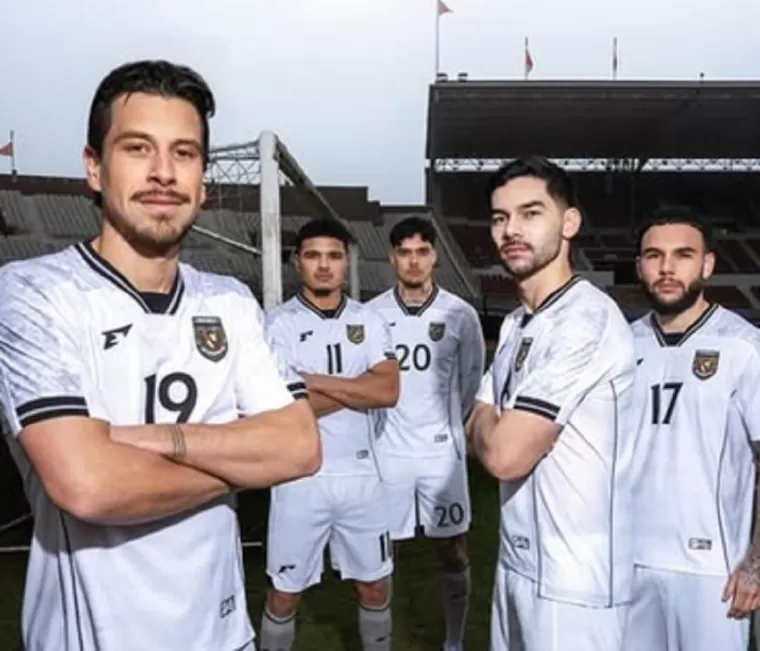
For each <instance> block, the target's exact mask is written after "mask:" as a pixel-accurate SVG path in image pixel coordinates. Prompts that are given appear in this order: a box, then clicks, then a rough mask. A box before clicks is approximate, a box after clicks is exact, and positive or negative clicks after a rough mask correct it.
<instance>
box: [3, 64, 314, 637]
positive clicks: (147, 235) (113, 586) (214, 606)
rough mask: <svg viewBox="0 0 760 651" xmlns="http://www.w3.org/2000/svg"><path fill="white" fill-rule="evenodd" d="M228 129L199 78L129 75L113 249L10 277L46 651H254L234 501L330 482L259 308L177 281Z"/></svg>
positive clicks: (38, 631)
mask: <svg viewBox="0 0 760 651" xmlns="http://www.w3.org/2000/svg"><path fill="white" fill-rule="evenodd" d="M212 110H213V97H212V95H211V92H210V91H209V89H208V88H207V87H206V84H205V83H204V82H203V80H202V79H201V78H200V77H199V76H198V75H197V74H196V73H195V72H193V71H192V70H189V69H187V68H184V67H178V66H175V65H173V64H170V63H167V62H138V63H134V64H128V65H126V66H123V67H121V68H118V69H116V70H114V71H113V72H112V73H110V74H109V75H108V76H107V77H106V78H105V79H104V80H103V82H102V83H101V85H100V87H99V88H98V90H97V92H96V94H95V99H94V101H93V106H92V111H91V114H90V130H89V135H88V147H87V149H86V156H85V161H86V164H87V179H88V182H89V185H90V187H91V188H92V189H93V191H94V192H96V193H97V200H98V203H99V204H100V206H101V212H102V217H103V219H102V226H101V232H100V235H99V236H98V237H97V238H95V239H94V240H93V241H91V242H88V243H83V244H79V245H77V246H74V247H70V248H68V249H65V250H64V251H62V252H60V253H57V254H54V255H50V256H45V257H41V258H36V259H32V260H26V261H22V262H16V263H12V264H9V265H7V266H6V267H3V268H2V269H0V407H1V408H2V413H3V415H4V417H5V419H6V420H7V421H8V424H9V425H10V427H9V428H8V429H9V431H10V436H9V437H8V439H7V443H8V446H9V448H10V451H11V453H12V455H13V457H14V459H15V461H16V463H17V465H18V467H19V470H20V471H21V474H22V477H23V478H24V483H25V489H26V494H27V497H28V499H29V502H30V504H31V507H32V511H33V513H34V534H33V539H32V543H31V551H30V554H29V564H28V571H27V581H26V590H25V595H24V607H23V615H22V617H23V622H22V635H23V644H24V648H26V649H29V651H32V650H33V651H147V650H148V649H155V650H156V651H158V650H159V649H160V650H161V651H209V650H210V649H214V650H215V651H216V650H218V651H240V650H241V649H246V650H248V649H253V629H252V627H251V623H250V621H249V617H248V613H247V604H246V598H245V581H244V577H243V575H242V570H241V559H240V539H239V532H238V526H237V517H236V514H235V509H234V502H233V495H232V490H233V488H234V487H238V486H239V487H257V486H258V487H261V486H269V485H271V484H272V483H274V482H279V481H285V480H288V479H293V478H296V477H300V476H304V475H306V474H309V473H312V472H314V471H315V470H316V469H317V468H318V463H319V439H318V437H317V431H316V423H315V421H314V418H313V415H312V414H311V411H310V410H309V407H308V404H307V403H306V401H305V400H299V401H297V402H294V400H293V397H292V396H291V393H293V394H295V395H300V396H303V395H304V394H305V388H304V387H303V384H300V385H299V384H298V383H297V382H294V383H293V384H292V386H291V387H290V388H291V391H290V392H289V391H288V390H287V388H286V385H285V383H284V382H283V380H282V379H281V376H280V373H279V372H278V367H277V365H276V363H275V358H274V356H273V355H272V354H271V351H270V349H269V347H268V346H267V344H266V341H265V337H264V330H263V323H262V321H263V316H262V314H261V310H260V309H259V307H258V305H257V303H256V301H255V300H254V298H253V297H252V296H251V293H250V291H249V290H248V289H247V288H245V287H244V286H243V285H242V284H241V283H239V282H237V281H236V280H234V279H232V278H226V277H221V276H216V275H213V274H205V273H201V272H199V271H196V270H194V269H193V268H192V267H190V266H187V265H180V264H178V255H179V245H180V242H181V240H182V238H183V236H184V235H185V233H186V232H187V230H188V229H189V228H190V226H191V224H192V223H193V221H194V219H195V217H196V215H197V214H198V210H199V207H200V204H201V203H202V200H203V169H204V161H205V160H206V153H207V151H208V142H209V138H208V115H209V114H210V113H211V112H212ZM283 371H284V369H283ZM240 414H242V415H244V416H245V417H244V418H241V419H239V418H238V416H239V415H240Z"/></svg>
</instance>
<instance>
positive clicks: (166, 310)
mask: <svg viewBox="0 0 760 651" xmlns="http://www.w3.org/2000/svg"><path fill="white" fill-rule="evenodd" d="M74 248H75V249H76V251H77V253H79V255H81V256H82V259H83V260H84V261H85V263H87V266H89V267H90V268H91V269H92V270H93V271H94V272H95V273H97V274H99V275H100V276H103V278H105V279H106V280H108V281H109V282H110V283H111V284H112V285H115V286H116V287H118V288H119V289H120V290H121V291H123V292H124V293H125V294H129V296H131V297H132V298H133V299H134V300H135V301H137V303H138V304H139V305H140V307H141V308H142V309H143V310H145V312H147V313H148V314H176V313H177V310H178V309H179V304H180V302H181V301H182V296H183V295H184V293H185V283H184V281H183V280H182V274H181V273H180V272H179V269H178V270H177V277H176V278H175V279H174V284H173V285H172V288H171V289H170V290H169V293H168V294H156V293H154V292H145V293H142V292H140V290H138V289H137V288H136V287H135V286H134V285H133V284H132V283H131V282H129V281H128V280H127V279H126V278H125V277H124V275H123V274H122V273H121V272H119V271H117V270H116V269H115V268H114V267H113V265H111V263H110V262H108V261H107V260H106V259H105V258H103V257H101V256H100V255H99V254H98V253H97V251H95V249H94V248H92V243H91V242H80V243H78V244H77V245H76V246H75V247H74ZM164 297H165V298H164ZM159 298H160V299H162V300H159Z"/></svg>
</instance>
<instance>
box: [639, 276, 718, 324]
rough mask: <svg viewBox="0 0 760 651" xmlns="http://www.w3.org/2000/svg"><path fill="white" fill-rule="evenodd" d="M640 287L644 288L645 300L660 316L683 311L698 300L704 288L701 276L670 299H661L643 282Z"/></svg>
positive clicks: (672, 314)
mask: <svg viewBox="0 0 760 651" xmlns="http://www.w3.org/2000/svg"><path fill="white" fill-rule="evenodd" d="M641 287H642V289H643V290H644V295H645V296H646V298H647V301H649V304H650V305H651V306H652V310H654V311H655V312H656V313H657V314H659V315H660V316H674V315H676V314H680V313H681V312H685V311H686V310H688V309H689V308H690V307H692V306H693V305H694V304H695V303H696V302H697V301H698V300H699V297H700V296H701V295H702V291H703V289H704V281H703V280H702V279H701V278H697V279H696V280H694V281H692V282H691V283H689V285H688V286H687V287H686V288H685V289H684V292H683V294H681V296H680V297H678V298H677V299H675V300H672V301H663V300H662V299H660V298H659V297H658V296H657V295H656V294H655V292H654V289H653V288H650V287H648V286H647V285H645V284H644V283H642V284H641Z"/></svg>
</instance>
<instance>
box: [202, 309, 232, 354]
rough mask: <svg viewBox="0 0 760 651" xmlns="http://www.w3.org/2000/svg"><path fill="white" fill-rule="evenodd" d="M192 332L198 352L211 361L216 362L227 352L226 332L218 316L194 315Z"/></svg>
mask: <svg viewBox="0 0 760 651" xmlns="http://www.w3.org/2000/svg"><path fill="white" fill-rule="evenodd" d="M193 332H194V334H195V347H196V348H197V349H198V352H199V353H200V354H201V355H203V356H204V357H205V358H206V359H208V360H211V361H212V362H218V361H219V360H221V359H223V358H224V356H225V355H226V354H227V350H228V349H229V345H228V342H227V333H226V332H225V331H224V326H223V325H222V320H221V319H220V318H219V317H218V316H194V317H193Z"/></svg>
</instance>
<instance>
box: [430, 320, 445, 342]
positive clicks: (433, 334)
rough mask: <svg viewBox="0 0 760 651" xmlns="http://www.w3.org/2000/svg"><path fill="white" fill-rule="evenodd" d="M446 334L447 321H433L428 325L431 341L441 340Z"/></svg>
mask: <svg viewBox="0 0 760 651" xmlns="http://www.w3.org/2000/svg"><path fill="white" fill-rule="evenodd" d="M444 334H446V324H445V323H431V324H430V325H429V326H428V336H429V337H430V340H431V341H440V340H441V339H443V335H444Z"/></svg>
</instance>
